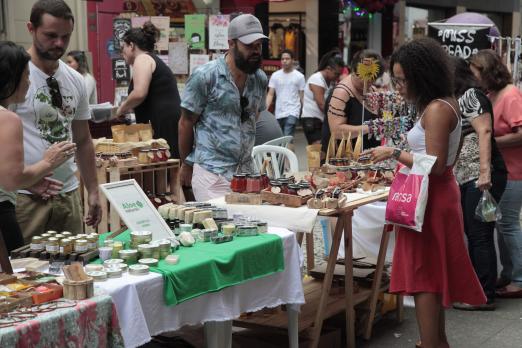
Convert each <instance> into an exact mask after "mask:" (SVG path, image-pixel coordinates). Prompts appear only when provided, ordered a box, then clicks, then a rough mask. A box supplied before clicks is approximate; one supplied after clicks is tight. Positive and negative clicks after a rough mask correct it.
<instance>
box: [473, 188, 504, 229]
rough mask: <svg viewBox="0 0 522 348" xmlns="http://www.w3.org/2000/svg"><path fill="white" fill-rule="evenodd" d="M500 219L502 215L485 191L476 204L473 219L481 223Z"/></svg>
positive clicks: (491, 197)
mask: <svg viewBox="0 0 522 348" xmlns="http://www.w3.org/2000/svg"><path fill="white" fill-rule="evenodd" d="M501 218H502V214H501V213H500V209H499V208H498V205H497V202H496V201H495V198H493V196H492V195H491V193H489V191H488V190H485V191H484V192H483V193H482V197H481V198H480V201H479V202H478V204H477V208H475V219H477V220H480V221H483V222H493V221H497V220H500V219H501Z"/></svg>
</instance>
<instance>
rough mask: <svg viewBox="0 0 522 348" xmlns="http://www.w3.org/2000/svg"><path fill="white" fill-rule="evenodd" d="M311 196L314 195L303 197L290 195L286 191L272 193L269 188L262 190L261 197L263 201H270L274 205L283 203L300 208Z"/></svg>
mask: <svg viewBox="0 0 522 348" xmlns="http://www.w3.org/2000/svg"><path fill="white" fill-rule="evenodd" d="M311 197H312V195H309V196H304V197H301V196H296V195H288V194H286V193H272V192H270V191H268V190H263V191H261V199H262V200H263V202H268V203H270V204H274V205H279V204H283V205H285V206H287V207H292V208H298V207H300V206H302V205H305V204H306V202H307V201H308V200H309V199H310V198H311Z"/></svg>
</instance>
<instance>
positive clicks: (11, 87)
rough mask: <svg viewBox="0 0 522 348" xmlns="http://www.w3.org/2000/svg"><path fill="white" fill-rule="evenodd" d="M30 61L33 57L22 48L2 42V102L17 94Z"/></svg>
mask: <svg viewBox="0 0 522 348" xmlns="http://www.w3.org/2000/svg"><path fill="white" fill-rule="evenodd" d="M30 60H31V56H29V53H27V51H26V50H25V49H24V48H23V47H22V46H18V45H16V44H15V43H14V42H11V41H1V42H0V100H5V99H7V98H9V97H10V96H12V95H13V94H14V93H15V92H16V90H17V89H18V85H20V81H21V80H22V75H23V73H24V70H25V68H26V66H27V64H28V63H29V61H30Z"/></svg>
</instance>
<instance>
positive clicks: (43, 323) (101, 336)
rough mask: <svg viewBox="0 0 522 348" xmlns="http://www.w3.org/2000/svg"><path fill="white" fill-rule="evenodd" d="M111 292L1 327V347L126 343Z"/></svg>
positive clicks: (100, 345) (86, 345)
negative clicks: (108, 294) (13, 324)
mask: <svg viewBox="0 0 522 348" xmlns="http://www.w3.org/2000/svg"><path fill="white" fill-rule="evenodd" d="M123 346H124V344H123V338H122V336H121V333H120V326H119V323H118V316H117V314H116V310H115V307H114V304H113V302H112V299H111V297H110V296H107V295H104V296H96V297H93V298H90V299H88V300H83V301H78V303H77V305H76V306H75V307H70V308H61V309H56V310H54V311H52V312H48V313H43V314H40V315H38V317H37V318H35V319H32V320H27V321H25V322H22V323H19V324H16V325H15V326H12V327H8V328H2V329H0V347H2V348H7V347H20V348H26V347H27V348H30V347H42V348H43V347H71V348H72V347H123Z"/></svg>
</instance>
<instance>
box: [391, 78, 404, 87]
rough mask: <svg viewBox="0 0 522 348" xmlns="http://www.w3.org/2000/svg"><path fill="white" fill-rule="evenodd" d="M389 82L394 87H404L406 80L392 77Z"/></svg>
mask: <svg viewBox="0 0 522 348" xmlns="http://www.w3.org/2000/svg"><path fill="white" fill-rule="evenodd" d="M390 80H391V83H392V84H393V85H394V86H395V87H404V86H405V85H406V79H405V78H403V77H392V78H391V79H390Z"/></svg>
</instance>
